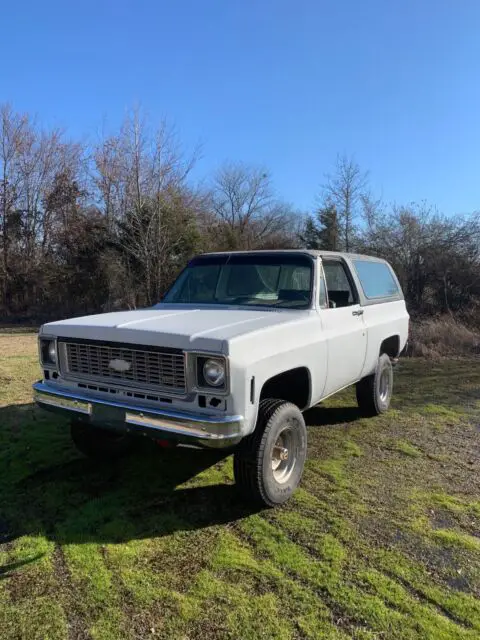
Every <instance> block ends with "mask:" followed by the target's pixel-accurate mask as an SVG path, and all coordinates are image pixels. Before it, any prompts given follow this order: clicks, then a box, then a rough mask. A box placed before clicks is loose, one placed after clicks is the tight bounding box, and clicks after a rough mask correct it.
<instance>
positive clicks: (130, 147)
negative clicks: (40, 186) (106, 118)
mask: <svg viewBox="0 0 480 640" xmlns="http://www.w3.org/2000/svg"><path fill="white" fill-rule="evenodd" d="M94 157H95V167H96V175H95V187H96V191H97V194H98V199H99V203H100V206H101V209H102V211H103V213H104V215H105V217H106V219H107V224H108V227H109V228H110V229H111V231H112V233H113V236H114V238H113V244H114V245H115V246H117V247H118V249H119V250H120V251H121V253H122V254H123V256H124V257H125V260H126V264H127V267H126V269H125V272H126V273H128V274H130V277H131V280H130V285H129V286H130V287H131V288H133V289H135V290H136V292H137V294H139V295H136V296H134V295H131V294H130V293H129V294H128V295H127V296H126V297H127V298H128V300H129V304H130V305H131V304H132V300H133V299H134V298H136V299H137V300H139V302H140V303H142V302H146V303H147V304H152V303H154V302H155V301H156V300H158V299H159V297H160V294H161V293H162V291H163V290H164V289H165V287H166V286H167V284H168V280H169V278H171V272H172V270H174V267H173V266H172V265H174V264H175V263H176V261H177V259H178V258H180V259H181V257H182V256H183V253H182V251H183V249H181V247H183V248H185V247H187V245H188V246H190V245H189V243H190V244H191V242H193V240H192V239H193V237H194V235H195V233H194V231H193V228H194V227H195V224H194V223H195V216H196V214H197V210H198V209H199V208H200V198H199V196H198V194H197V193H196V192H195V190H194V189H192V188H191V187H190V186H189V185H188V184H187V178H188V176H189V173H190V171H191V169H192V167H193V165H194V162H195V159H196V154H195V153H193V154H190V155H188V156H187V155H186V154H185V153H184V152H183V150H182V149H181V147H180V145H179V143H178V139H177V136H176V133H175V130H174V129H173V128H172V127H170V126H168V125H167V123H165V122H161V123H160V125H159V127H158V128H157V129H156V130H151V129H150V127H149V124H148V122H147V120H146V118H144V117H142V115H141V113H140V112H139V111H138V110H137V111H133V112H132V113H131V114H130V115H129V116H128V117H127V118H126V119H125V121H124V123H123V125H122V127H121V129H120V131H119V133H118V134H117V135H116V136H110V137H109V138H107V139H106V140H104V141H103V142H101V143H100V144H99V145H98V147H97V149H96V150H95V154H94ZM180 220H181V221H182V224H180V223H179V221H180ZM187 239H188V240H187ZM185 250H186V249H185ZM187 253H188V251H187ZM180 266H181V265H178V268H180ZM137 278H138V280H139V282H140V287H138V286H137V285H136V284H135V279H137ZM115 281H116V279H115ZM111 282H112V284H113V283H114V279H111ZM124 293H125V292H124ZM111 297H112V299H114V298H115V299H118V295H117V293H116V292H113V291H112V292H111Z"/></svg>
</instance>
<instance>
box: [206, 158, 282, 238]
mask: <svg viewBox="0 0 480 640" xmlns="http://www.w3.org/2000/svg"><path fill="white" fill-rule="evenodd" d="M212 208H213V211H214V213H215V215H216V217H217V219H218V220H219V221H220V223H221V224H220V227H221V228H223V230H224V231H225V232H226V234H227V244H228V245H229V246H230V248H238V249H240V248H242V249H251V248H254V247H256V246H258V245H261V244H262V243H264V242H268V241H269V240H271V239H272V237H273V236H278V235H279V234H281V233H282V232H285V231H286V230H287V228H288V226H289V224H291V222H292V220H293V218H294V216H295V212H294V211H293V209H292V207H291V206H290V205H288V204H286V203H284V202H282V201H281V200H279V199H278V198H276V196H275V192H274V189H273V186H272V183H271V179H270V176H269V174H268V173H267V172H266V171H264V170H262V169H258V168H254V167H249V166H247V165H244V164H241V163H236V164H232V163H228V164H225V165H223V166H222V167H221V168H220V169H219V170H218V172H217V173H216V175H215V176H214V180H213V187H212Z"/></svg>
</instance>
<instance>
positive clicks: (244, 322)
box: [42, 304, 305, 353]
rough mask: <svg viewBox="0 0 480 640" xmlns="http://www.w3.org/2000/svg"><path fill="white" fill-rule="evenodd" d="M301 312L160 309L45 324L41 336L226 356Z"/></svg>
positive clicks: (163, 306)
mask: <svg viewBox="0 0 480 640" xmlns="http://www.w3.org/2000/svg"><path fill="white" fill-rule="evenodd" d="M301 317H305V311H303V312H300V311H290V310H287V311H285V310H271V311H264V310H258V308H257V309H239V308H238V307H216V308H212V307H203V308H198V307H197V308H192V307H191V306H190V305H180V304H170V305H169V304H159V305H157V306H156V307H155V308H152V309H143V310H140V311H120V312H115V313H103V314H99V315H93V316H84V317H82V318H72V319H69V320H62V321H60V322H50V323H48V324H45V325H44V326H43V329H42V333H44V334H48V335H53V336H58V337H65V338H82V339H87V340H104V341H112V342H125V343H131V344H141V345H152V346H153V345H156V346H163V347H174V348H178V349H187V350H198V351H201V350H206V351H219V352H223V353H228V341H229V340H231V339H233V338H236V337H238V336H241V335H244V334H246V333H250V332H253V331H258V330H261V329H263V328H265V327H272V326H274V325H280V324H285V323H288V322H294V321H298V320H299V319H300V318H301Z"/></svg>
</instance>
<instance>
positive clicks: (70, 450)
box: [0, 405, 258, 577]
mask: <svg viewBox="0 0 480 640" xmlns="http://www.w3.org/2000/svg"><path fill="white" fill-rule="evenodd" d="M137 448H138V451H135V452H134V453H132V454H131V455H129V456H127V457H126V458H124V459H121V460H118V461H115V462H106V461H100V462H99V461H93V460H89V459H87V458H84V457H83V456H81V454H79V453H78V452H77V451H76V450H75V448H74V446H73V444H72V443H71V440H70V435H69V426H68V422H67V421H66V420H63V419H59V418H58V417H57V416H54V415H53V414H48V413H45V412H42V411H40V410H38V409H36V408H35V407H34V406H33V405H10V406H8V407H3V408H0V529H1V531H0V549H1V548H2V547H1V545H6V544H8V543H9V542H12V541H14V540H16V539H18V538H19V537H21V536H24V535H42V536H45V537H46V538H47V539H49V540H53V541H55V542H57V543H59V544H72V543H73V544H76V543H88V542H94V543H99V544H106V543H116V542H127V541H129V540H133V539H142V538H146V537H149V538H150V537H158V536H164V535H168V534H171V533H174V532H175V531H190V530H196V529H202V528H205V527H209V526H212V525H215V524H224V523H229V522H232V521H235V520H238V519H240V518H244V517H246V516H248V515H250V514H252V513H254V512H256V511H258V509H256V508H255V507H252V506H251V505H249V504H248V503H246V502H245V501H242V499H241V498H240V497H239V496H238V495H237V491H236V489H235V487H234V486H233V484H232V483H231V481H230V480H229V478H230V477H231V469H230V471H229V470H228V469H227V466H228V464H229V463H226V460H227V458H228V455H227V454H225V453H223V452H221V451H213V450H212V451H211V450H194V449H188V448H177V449H162V448H161V447H159V446H158V445H157V444H156V443H154V442H152V441H150V440H147V439H145V440H143V439H142V441H140V442H139V446H138V447H137ZM3 548H4V549H5V548H6V547H5V546H4V547H3ZM11 570H12V567H8V566H4V567H3V568H2V567H0V576H1V575H2V574H3V577H5V575H6V574H8V573H9V571H11Z"/></svg>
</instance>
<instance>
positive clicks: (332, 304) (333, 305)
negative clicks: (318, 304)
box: [328, 300, 337, 309]
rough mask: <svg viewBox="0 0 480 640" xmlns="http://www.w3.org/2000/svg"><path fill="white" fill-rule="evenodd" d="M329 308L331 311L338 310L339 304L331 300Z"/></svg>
mask: <svg viewBox="0 0 480 640" xmlns="http://www.w3.org/2000/svg"><path fill="white" fill-rule="evenodd" d="M328 308H329V309H336V308H337V303H336V302H334V300H329V301H328Z"/></svg>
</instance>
